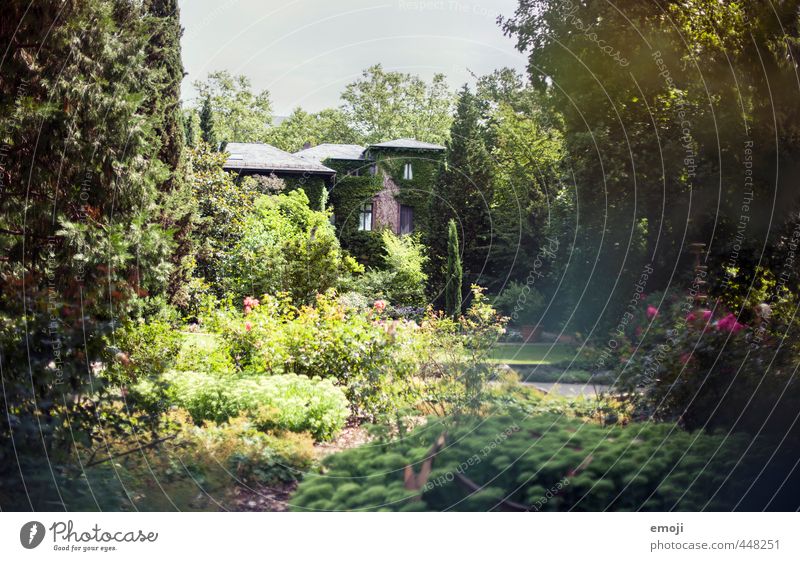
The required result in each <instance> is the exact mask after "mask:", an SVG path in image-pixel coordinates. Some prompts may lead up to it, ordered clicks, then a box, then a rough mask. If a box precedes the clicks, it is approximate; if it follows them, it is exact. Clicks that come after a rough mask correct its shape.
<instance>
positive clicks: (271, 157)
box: [222, 142, 336, 175]
mask: <svg viewBox="0 0 800 561" xmlns="http://www.w3.org/2000/svg"><path fill="white" fill-rule="evenodd" d="M225 152H227V153H228V154H229V156H228V159H227V160H226V161H225V165H223V166H222V167H223V168H224V169H226V170H231V171H244V170H247V171H270V172H273V171H274V172H286V173H312V174H318V175H332V174H334V173H336V172H335V171H334V170H332V169H331V168H328V167H325V166H323V165H322V164H320V163H318V162H314V161H311V160H307V159H303V158H298V157H297V156H295V155H293V154H290V153H289V152H284V151H283V150H281V149H279V148H275V147H274V146H270V145H269V144H255V143H242V142H230V143H229V144H228V145H227V146H226V147H225Z"/></svg>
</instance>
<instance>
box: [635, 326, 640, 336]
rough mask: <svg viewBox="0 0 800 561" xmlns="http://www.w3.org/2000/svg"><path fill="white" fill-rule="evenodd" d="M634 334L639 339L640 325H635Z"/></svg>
mask: <svg viewBox="0 0 800 561" xmlns="http://www.w3.org/2000/svg"><path fill="white" fill-rule="evenodd" d="M634 333H635V334H636V336H637V337H641V336H642V326H641V325H637V326H636V330H635V331H634Z"/></svg>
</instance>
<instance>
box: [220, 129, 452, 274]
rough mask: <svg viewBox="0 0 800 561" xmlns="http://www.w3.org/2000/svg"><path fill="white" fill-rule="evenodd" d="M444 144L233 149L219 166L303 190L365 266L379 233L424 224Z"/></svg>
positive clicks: (404, 142) (236, 146)
mask: <svg viewBox="0 0 800 561" xmlns="http://www.w3.org/2000/svg"><path fill="white" fill-rule="evenodd" d="M444 150H445V148H444V146H440V145H438V144H430V143H427V142H420V141H418V140H414V139H410V138H401V139H398V140H392V141H389V142H382V143H379V144H371V145H369V146H366V147H365V146H360V145H355V144H320V145H319V146H313V147H312V146H308V147H306V148H304V149H303V150H300V151H299V152H296V153H294V154H290V153H288V152H284V151H283V150H279V149H278V148H275V147H274V146H269V145H267V144H238V143H237V144H234V143H231V144H229V145H228V146H227V147H226V151H227V152H228V153H229V154H230V157H229V158H228V160H227V162H226V163H225V169H227V170H229V171H232V172H236V173H239V174H241V175H275V176H277V177H280V178H282V179H284V180H285V181H286V183H287V185H288V186H289V187H290V188H298V187H301V188H303V189H304V190H305V191H306V193H307V194H308V198H309V200H310V201H311V204H312V206H314V207H315V208H321V207H323V206H327V207H328V208H331V209H332V211H333V220H334V224H335V225H336V229H337V232H338V234H339V238H340V240H341V242H342V245H343V247H345V248H347V249H348V250H349V251H350V252H351V253H352V254H353V255H354V256H355V257H356V258H358V259H359V260H361V261H363V262H369V261H370V259H371V258H372V257H374V256H375V255H379V254H380V252H381V248H382V244H381V242H380V234H379V233H380V231H381V230H382V229H385V228H388V229H390V230H391V231H393V232H394V233H395V234H398V235H403V234H409V233H412V232H414V231H415V230H419V229H420V228H422V227H424V225H425V223H426V221H427V218H428V207H429V199H430V196H431V192H432V190H433V185H434V182H435V181H436V175H437V174H438V172H439V168H440V166H441V165H442V162H443V156H444Z"/></svg>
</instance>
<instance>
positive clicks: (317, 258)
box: [221, 189, 359, 303]
mask: <svg viewBox="0 0 800 561" xmlns="http://www.w3.org/2000/svg"><path fill="white" fill-rule="evenodd" d="M356 270H359V266H358V265H357V263H356V262H355V261H354V260H353V259H351V258H350V257H347V256H346V255H345V254H344V253H343V252H342V250H341V248H340V247H339V240H338V239H337V238H336V233H335V231H334V228H333V226H332V225H331V224H330V222H329V219H328V214H327V213H325V212H320V211H315V210H311V209H310V208H309V206H308V197H307V195H306V194H305V192H303V191H302V190H300V189H298V190H295V191H291V192H289V193H287V194H281V195H272V196H263V197H260V198H258V199H257V200H256V201H255V208H254V209H253V212H252V213H251V214H250V215H249V216H248V217H247V218H246V219H245V222H244V225H243V227H242V235H241V238H240V239H239V240H238V241H237V242H236V243H235V245H234V246H233V247H232V248H230V250H229V251H227V252H226V258H225V262H224V272H225V275H224V278H223V279H222V280H221V282H222V285H223V287H224V288H225V289H226V291H227V292H228V293H230V294H232V295H234V296H236V297H242V298H243V297H245V296H247V295H252V294H264V293H269V294H277V293H278V292H281V291H286V292H289V293H290V294H291V296H292V298H293V300H294V301H295V302H302V303H307V302H313V301H314V297H315V296H316V294H317V293H321V292H325V291H326V290H327V289H329V288H331V287H335V286H336V285H337V283H338V282H339V279H340V277H342V276H347V275H348V274H350V273H351V272H353V271H356Z"/></svg>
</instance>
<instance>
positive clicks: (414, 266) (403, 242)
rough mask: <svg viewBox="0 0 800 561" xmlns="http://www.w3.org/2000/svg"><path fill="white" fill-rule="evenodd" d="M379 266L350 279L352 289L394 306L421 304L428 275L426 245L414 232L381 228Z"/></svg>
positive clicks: (422, 304)
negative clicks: (412, 233)
mask: <svg viewBox="0 0 800 561" xmlns="http://www.w3.org/2000/svg"><path fill="white" fill-rule="evenodd" d="M381 241H382V242H383V247H384V254H383V267H382V268H380V269H370V270H368V271H367V272H366V273H364V274H363V275H361V276H360V277H358V278H356V279H354V280H353V281H352V285H353V286H352V287H350V288H352V289H353V290H354V291H355V292H358V293H361V294H363V295H365V296H366V297H367V298H368V299H370V300H388V301H389V302H390V303H391V304H392V305H394V306H402V307H404V306H417V307H419V306H425V304H426V303H427V299H426V298H425V286H426V285H427V282H428V275H427V274H426V273H425V266H426V264H427V262H428V257H427V252H428V250H427V248H426V247H425V246H424V245H423V244H422V243H421V242H420V241H419V239H418V237H417V236H412V235H406V236H397V235H395V234H393V233H392V231H391V230H388V229H387V230H383V231H382V232H381Z"/></svg>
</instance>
